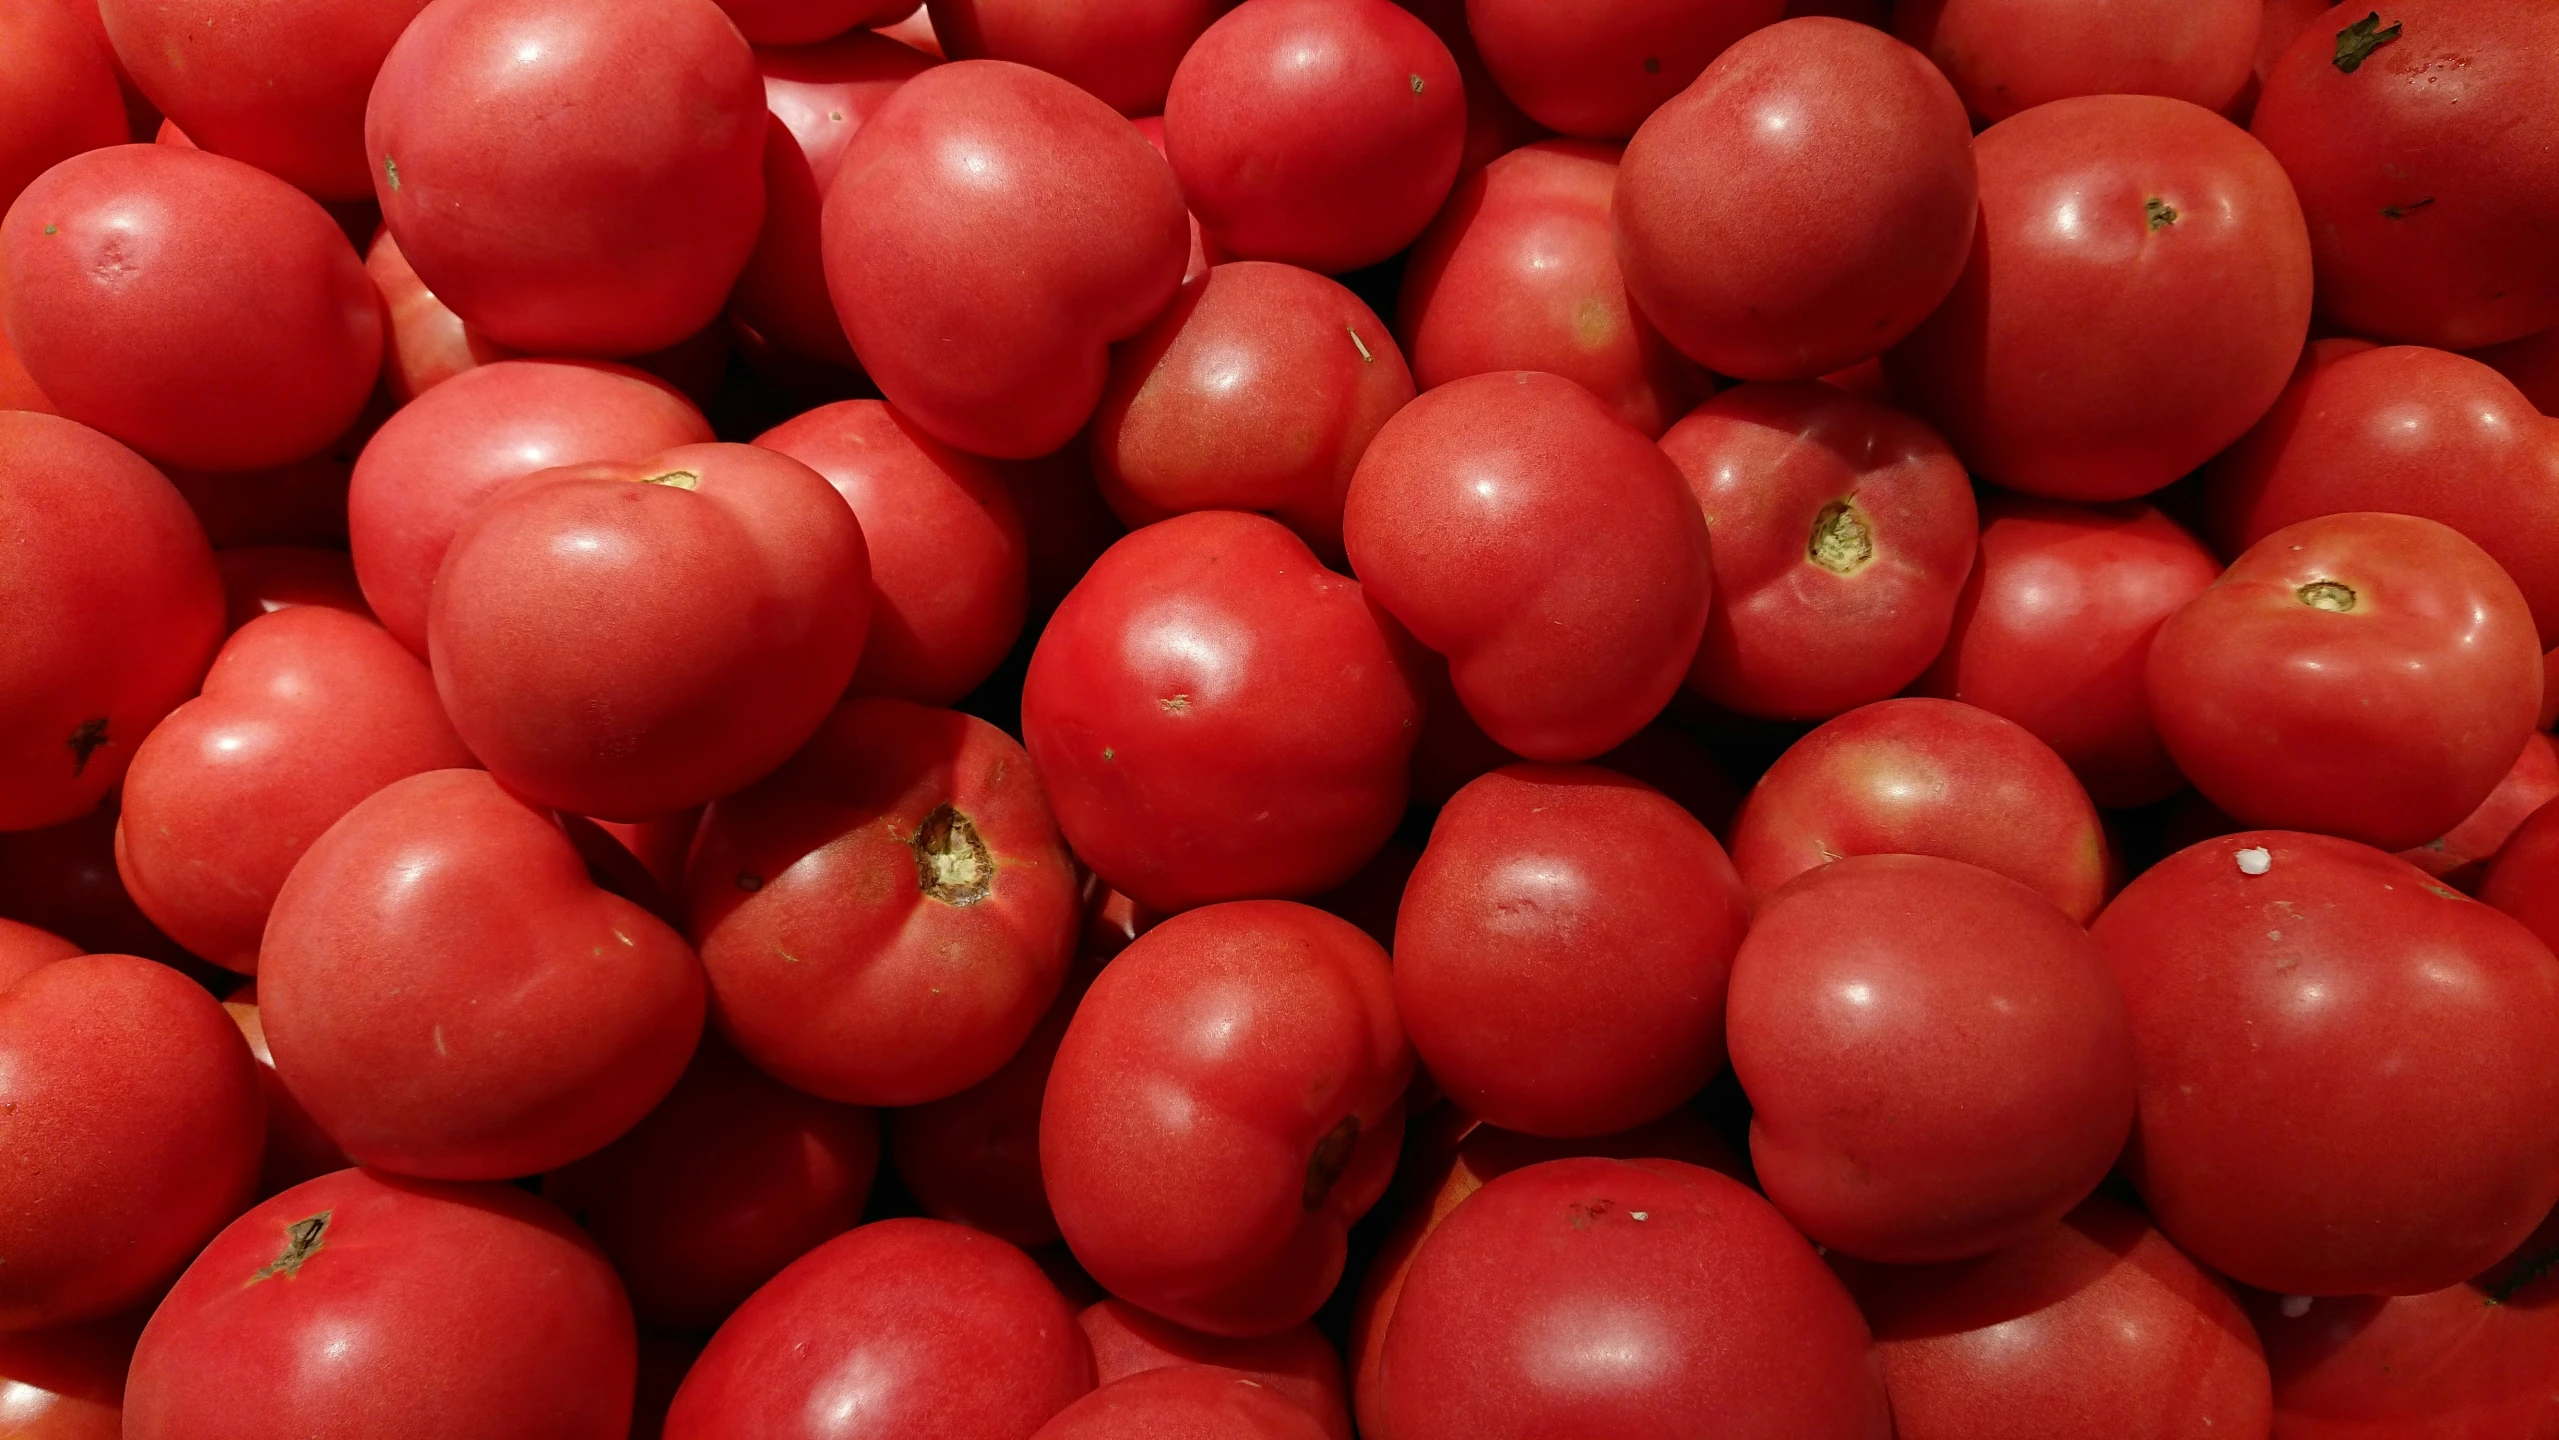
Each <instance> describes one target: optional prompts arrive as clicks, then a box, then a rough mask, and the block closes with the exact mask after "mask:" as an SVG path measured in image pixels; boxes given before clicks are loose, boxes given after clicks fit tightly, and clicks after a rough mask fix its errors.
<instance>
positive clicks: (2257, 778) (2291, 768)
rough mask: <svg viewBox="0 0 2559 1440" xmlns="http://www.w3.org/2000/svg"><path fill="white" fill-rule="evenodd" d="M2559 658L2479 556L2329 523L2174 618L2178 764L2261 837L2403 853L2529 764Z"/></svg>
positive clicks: (2389, 521)
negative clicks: (2545, 661) (2547, 675)
mask: <svg viewBox="0 0 2559 1440" xmlns="http://www.w3.org/2000/svg"><path fill="white" fill-rule="evenodd" d="M2540 655H2541V646H2540V643H2539V642H2538V641H2537V640H2536V639H2535V638H2534V634H2533V626H2532V613H2531V611H2530V609H2529V608H2527V606H2526V605H2525V603H2524V597H2523V594H2522V592H2521V591H2519V590H2517V589H2516V588H2515V582H2514V581H2512V580H2510V579H2508V578H2506V573H2505V572H2504V571H2503V570H2500V569H2498V568H2497V562H2496V561H2494V560H2492V559H2490V558H2489V557H2488V555H2487V554H2486V553H2485V552H2484V551H2482V550H2481V549H2480V548H2479V547H2478V546H2476V545H2473V544H2471V543H2470V542H2469V541H2468V540H2465V539H2463V538H2462V537H2461V536H2459V535H2457V534H2455V533H2454V532H2453V531H2451V530H2449V529H2447V528H2445V527H2444V526H2441V525H2438V524H2436V523H2435V522H2434V521H2432V520H2421V519H2417V518H2415V517H2412V516H2407V515H2382V514H2371V513H2349V514H2343V515H2327V516H2322V517H2321V518H2319V519H2316V520H2305V521H2303V522H2301V523H2300V524H2297V525H2287V526H2285V527H2284V528H2282V529H2280V530H2276V531H2274V532H2273V533H2271V534H2269V535H2267V536H2265V537H2264V538H2263V539H2261V540H2259V541H2258V542H2257V543H2256V544H2254V545H2252V546H2250V547H2249V549H2248V553H2246V554H2244V555H2242V556H2240V557H2239V559H2238V560H2237V561H2236V562H2234V563H2233V564H2232V565H2231V567H2230V569H2229V570H2228V571H2227V572H2226V573H2225V574H2224V575H2223V576H2222V578H2221V579H2220V581H2218V582H2217V583H2215V584H2214V586H2213V587H2212V588H2211V589H2209V590H2206V591H2205V592H2204V593H2203V594H2201V595H2198V596H2196V597H2195V598H2194V599H2193V600H2190V601H2188V602H2187V603H2186V605H2185V607H2184V608H2183V609H2181V610H2179V611H2178V612H2177V613H2176V614H2174V615H2172V616H2170V617H2168V620H2167V622H2166V623H2165V624H2163V625H2161V626H2160V627H2159V635H2158V638H2157V639H2156V640H2155V641H2153V642H2152V644H2151V648H2150V670H2149V682H2148V683H2149V688H2150V709H2151V714H2152V716H2153V718H2154V719H2156V720H2157V722H2158V724H2159V734H2160V738H2161V739H2162V740H2164V741H2166V742H2167V745H2168V753H2169V754H2170V755H2172V756H2174V757H2175V758H2176V761H2177V767H2178V768H2179V769H2180V770H2183V771H2184V772H2185V773H2186V775H2187V776H2188V777H2189V778H2190V779H2192V780H2193V781H2194V782H2195V788H2196V789H2198V790H2201V791H2202V792H2203V793H2204V795H2205V797H2206V798H2207V799H2209V800H2211V801H2212V802H2213V803H2214V804H2215V805H2218V806H2220V807H2221V808H2222V809H2224V810H2226V811H2228V812H2229V813H2230V814H2232V815H2234V816H2236V817H2238V819H2239V820H2240V821H2241V822H2242V823H2244V824H2249V825H2283V826H2292V827H2295V828H2298V829H2304V830H2316V831H2321V832H2323V833H2326V834H2331V835H2343V836H2346V837H2348V838H2350V839H2355V840H2361V841H2364V842H2365V843H2367V844H2370V845H2377V846H2381V847H2384V848H2386V849H2392V850H2404V849H2406V848H2408V847H2409V846H2411V845H2422V844H2424V843H2425V842H2426V841H2428V840H2431V839H2433V838H2435V837H2436V836H2438V835H2441V834H2443V833H2444V832H2445V831H2447V830H2449V829H2451V828H2452V827H2453V826H2455V825H2458V824H2460V823H2461V820H2462V817H2464V816H2466V815H2468V814H2469V813H2470V812H2471V811H2473V810H2476V809H2477V808H2479V802H2480V801H2482V800H2485V799H2487V798H2488V793H2489V792H2490V791H2492V790H2494V789H2495V788H2496V787H2497V781H2498V780H2499V779H2500V778H2501V777H2503V776H2504V775H2505V773H2506V771H2507V770H2508V769H2509V768H2510V767H2512V766H2513V764H2514V763H2515V756H2516V755H2517V754H2518V753H2519V752H2520V751H2521V750H2522V749H2523V742H2524V738H2525V737H2526V736H2528V735H2530V734H2531V733H2532V730H2533V721H2534V718H2535V717H2536V716H2537V715H2538V714H2539V712H2540V709H2541V673H2540V671H2541V665H2540ZM2456 1278H2457V1277H2456Z"/></svg>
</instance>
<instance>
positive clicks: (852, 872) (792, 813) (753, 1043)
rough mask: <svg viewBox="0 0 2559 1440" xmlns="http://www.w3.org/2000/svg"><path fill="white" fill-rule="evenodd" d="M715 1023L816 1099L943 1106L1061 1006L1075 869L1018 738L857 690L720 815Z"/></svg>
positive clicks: (708, 842)
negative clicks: (1054, 1005) (861, 696)
mask: <svg viewBox="0 0 2559 1440" xmlns="http://www.w3.org/2000/svg"><path fill="white" fill-rule="evenodd" d="M686 888H687V891H688V895H689V901H690V904H689V912H690V916H691V929H692V933H693V936H694V938H695V939H696V940H697V941H698V942H699V943H700V945H701V947H702V959H703V963H704V965H705V966H706V967H708V970H709V973H710V976H711V991H712V998H713V1010H712V1015H713V1019H714V1020H715V1022H716V1023H717V1024H718V1025H719V1028H720V1031H721V1033H722V1034H724V1035H726V1036H727V1037H728V1038H729V1039H730V1040H731V1041H732V1042H734V1043H735V1044H736V1045H737V1046H738V1047H739V1048H740V1049H741V1050H742V1051H744V1052H745V1054H746V1056H747V1058H748V1059H750V1060H752V1061H754V1062H755V1063H756V1064H757V1065H758V1066H760V1067H762V1068H763V1069H764V1070H766V1071H768V1072H770V1073H771V1074H773V1075H775V1076H776V1077H778V1078H780V1079H781V1080H782V1081H784V1082H785V1083H786V1084H790V1085H794V1086H797V1087H798V1088H800V1089H803V1090H807V1091H809V1092H811V1093H812V1094H817V1095H823V1096H826V1097H827V1098H829V1099H833V1100H841V1101H847V1102H850V1103H855V1104H865V1105H913V1104H919V1103H921V1102H923V1101H927V1100H939V1099H941V1098H943V1097H944V1096H947V1095H953V1094H956V1093H958V1092H959V1091H961V1090H965V1089H967V1088H968V1087H969V1086H971V1085H974V1084H976V1083H978V1082H979V1081H981V1080H984V1079H986V1078H987V1077H988V1076H989V1075H992V1074H994V1073H995V1071H996V1070H997V1069H998V1068H999V1067H1000V1066H1002V1065H1003V1064H1004V1062H1005V1061H1006V1060H1007V1059H1008V1058H1009V1057H1011V1056H1012V1054H1013V1053H1014V1052H1015V1051H1016V1050H1019V1049H1020V1048H1021V1046H1022V1042H1023V1040H1024V1038H1025V1037H1026V1036H1028V1035H1029V1034H1030V1033H1031V1029H1032V1027H1033V1026H1035V1025H1037V1024H1038V1023H1039V1020H1040V1016H1041V1015H1042V1014H1043V1013H1044V1012H1045V1011H1046V1010H1047V1009H1048V1007H1049V1002H1050V1001H1052V1000H1053V999H1055V998H1056V996H1057V993H1058V987H1059V984H1060V983H1061V980H1062V978H1063V977H1064V975H1065V972H1066V966H1067V961H1068V959H1069V958H1070V956H1071V955H1072V954H1073V949H1074V945H1075V935H1076V928H1077V925H1078V922H1079V916H1080V906H1079V902H1078V896H1077V881H1076V875H1075V869H1074V862H1073V860H1072V859H1071V858H1070V857H1069V856H1068V854H1067V851H1066V846H1065V844H1064V843H1063V842H1062V841H1061V839H1060V838H1059V836H1058V831H1057V824H1056V822H1055V820H1053V819H1052V818H1051V816H1050V812H1049V807H1048V805H1047V803H1046V802H1045V801H1044V800H1043V798H1042V797H1041V794H1040V789H1039V785H1038V783H1037V782H1036V781H1035V780H1034V778H1033V777H1032V774H1031V767H1030V765H1029V763H1028V761H1027V760H1026V758H1025V757H1024V755H1023V753H1022V749H1021V747H1020V746H1018V745H1015V744H1014V743H1013V741H1012V739H1011V738H1010V737H1009V736H1007V735H1005V734H1004V733H1003V732H1002V731H1000V730H998V729H996V728H995V727H994V726H992V725H989V724H987V723H986V722H985V721H983V720H979V719H977V718H975V717H973V716H968V715H962V714H960V713H959V712H957V711H955V710H935V709H929V708H927V707H925V706H921V705H913V704H909V703H907V702H906V701H902V700H851V701H847V702H846V703H845V704H844V705H843V706H842V707H841V708H839V709H837V710H836V711H835V712H834V714H832V715H830V716H829V717H828V718H827V719H826V721H825V722H824V724H822V725H821V726H820V727H819V730H818V733H817V734H816V736H815V737H814V738H812V739H811V741H810V742H809V744H808V746H807V748H805V749H803V750H802V751H801V752H800V753H799V754H798V755H796V756H794V757H793V758H792V760H791V762H790V763H789V764H788V765H785V766H784V767H783V768H782V769H780V770H779V771H777V772H775V773H774V774H773V776H772V777H771V778H770V779H768V780H766V781H765V782H763V783H762V784H759V785H757V786H755V787H753V788H751V789H748V790H746V791H743V792H741V793H739V794H736V795H732V796H729V797H727V798H725V799H722V800H720V801H719V802H717V803H716V804H714V805H713V806H712V807H711V810H710V813H709V814H708V815H707V816H706V817H705V819H704V821H703V827H702V834H701V837H700V839H699V840H698V841H696V843H695V846H694V853H693V860H692V863H691V865H690V866H689V867H688V870H687V874H686Z"/></svg>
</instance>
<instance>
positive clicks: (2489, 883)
mask: <svg viewBox="0 0 2559 1440" xmlns="http://www.w3.org/2000/svg"><path fill="white" fill-rule="evenodd" d="M2479 898H2480V899H2482V900H2485V901H2487V902H2488V903H2489V904H2491V905H2494V906H2496V907H2497V908H2498V909H2500V910H2503V911H2505V912H2506V913H2507V914H2509V915H2512V916H2513V917H2515V918H2516V919H2518V920H2520V921H2522V922H2523V923H2524V927H2525V928H2526V929H2528V930H2530V931H2532V933H2533V934H2535V935H2538V936H2540V937H2541V943H2542V944H2544V945H2547V946H2549V947H2551V948H2552V949H2554V950H2559V804H2550V805H2544V806H2542V807H2541V808H2540V809H2539V810H2536V811H2534V812H2533V814H2532V815H2531V817H2530V818H2529V819H2527V820H2525V821H2524V822H2523V824H2521V825H2519V826H2517V827H2516V828H2515V832H2514V834H2512V835H2510V836H2508V837H2507V838H2506V843H2505V846H2504V848H2502V849H2500V850H2499V851H2498V852H2497V858H2496V859H2495V860H2493V861H2490V862H2489V865H2488V873H2487V874H2486V875H2485V876H2484V877H2482V878H2481V880H2480V882H2479Z"/></svg>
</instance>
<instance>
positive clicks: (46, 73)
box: [0, 0, 127, 212]
mask: <svg viewBox="0 0 2559 1440" xmlns="http://www.w3.org/2000/svg"><path fill="white" fill-rule="evenodd" d="M76 3H77V0H68V3H54V0H34V3H29V4H19V5H12V6H10V7H9V9H8V11H7V12H6V13H5V14H0V74H6V75H7V77H8V84H7V86H6V87H0V212H6V211H7V210H8V208H9V205H10V202H11V201H14V200H16V199H17V198H18V192H20V191H22V190H24V189H26V188H27V186H28V184H29V183H31V182H32V181H33V180H34V179H35V178H36V177H37V176H38V175H41V174H43V173H44V172H45V171H47V170H50V169H52V168H53V167H54V165H55V164H57V163H59V162H60V161H63V160H66V159H69V158H70V157H71V156H74V155H77V154H79V153H80V152H81V151H83V150H95V149H98V148H100V147H102V146H107V145H121V144H123V143H124V142H125V140H126V138H127V136H126V133H125V122H124V98H123V97H122V96H121V95H119V94H118V93H117V91H116V74H115V69H114V67H113V66H112V65H111V64H110V63H109V61H108V57H107V54H106V52H105V51H104V50H103V49H102V48H101V47H100V46H99V45H98V44H97V42H96V41H95V40H93V39H91V38H90V35H89V32H88V29H87V27H85V26H83V25H82V24H81V23H80V21H79V19H78V17H77V14H76Z"/></svg>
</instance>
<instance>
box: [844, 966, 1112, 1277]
mask: <svg viewBox="0 0 2559 1440" xmlns="http://www.w3.org/2000/svg"><path fill="white" fill-rule="evenodd" d="M1098 969H1099V967H1098V965H1094V964H1090V963H1079V964H1078V965H1076V966H1075V968H1074V969H1072V970H1070V971H1069V972H1068V974H1067V978H1066V983H1065V984H1064V985H1063V986H1061V987H1060V988H1059V990H1058V994H1057V999H1056V1000H1055V1001H1054V1002H1052V1003H1051V1004H1050V1005H1049V1008H1048V1013H1047V1014H1045V1015H1043V1016H1041V1017H1040V1023H1039V1024H1038V1025H1037V1026H1036V1027H1034V1028H1033V1029H1032V1031H1031V1035H1030V1038H1029V1039H1027V1040H1024V1041H1023V1042H1022V1048H1020V1049H1019V1050H1016V1051H1014V1052H1013V1056H1012V1058H1011V1059H1009V1060H1007V1061H1005V1062H1004V1064H1003V1066H1002V1067H1001V1068H999V1069H998V1070H997V1071H996V1072H995V1073H994V1074H992V1075H990V1076H988V1077H987V1078H985V1079H984V1080H981V1081H979V1082H978V1083H977V1084H975V1085H972V1086H970V1087H969V1088H968V1089H966V1090H963V1091H961V1092H960V1093H958V1094H956V1095H950V1096H946V1097H944V1098H942V1099H940V1100H933V1101H928V1102H926V1103H925V1104H922V1105H916V1106H912V1107H909V1108H906V1109H902V1110H897V1111H894V1112H892V1113H891V1114H890V1116H889V1158H890V1161H891V1163H893V1164H894V1165H895V1166H896V1167H897V1176H898V1179H899V1180H901V1181H903V1182H905V1185H906V1188H907V1190H908V1191H909V1193H911V1194H913V1195H914V1196H915V1201H916V1203H917V1204H918V1205H921V1206H922V1207H924V1211H925V1213H926V1214H928V1215H931V1216H933V1217H934V1218H936V1219H940V1220H949V1221H952V1222H954V1223H957V1224H961V1225H966V1226H968V1227H970V1228H971V1229H975V1230H983V1231H985V1232H986V1233H987V1234H989V1235H993V1236H997V1237H998V1238H1001V1239H1004V1240H1009V1241H1011V1242H1012V1243H1013V1244H1016V1245H1020V1246H1023V1247H1025V1248H1032V1247H1037V1246H1042V1245H1048V1244H1052V1243H1054V1242H1055V1241H1056V1240H1057V1239H1058V1238H1059V1237H1058V1230H1057V1217H1056V1216H1055V1215H1054V1214H1052V1213H1050V1211H1049V1203H1048V1188H1047V1186H1046V1185H1045V1184H1043V1183H1042V1182H1041V1179H1040V1099H1041V1097H1042V1096H1043V1095H1045V1094H1046V1093H1047V1091H1048V1075H1049V1067H1050V1066H1052V1065H1053V1064H1055V1063H1056V1061H1057V1047H1058V1044H1059V1042H1060V1041H1063V1040H1064V1039H1065V1038H1066V1027H1067V1024H1068V1022H1070V1021H1072V1020H1073V1019H1074V1018H1075V1009H1076V1006H1077V1005H1078V1004H1080V1003H1081V1002H1082V1001H1083V999H1084V991H1085V990H1086V988H1087V987H1089V986H1090V985H1091V984H1092V983H1093V976H1094V974H1096V973H1098Z"/></svg>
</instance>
